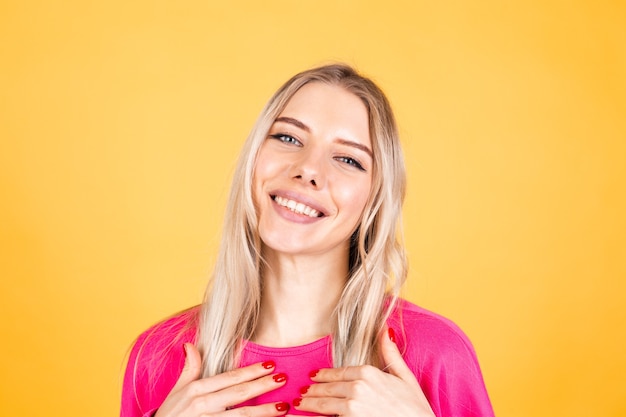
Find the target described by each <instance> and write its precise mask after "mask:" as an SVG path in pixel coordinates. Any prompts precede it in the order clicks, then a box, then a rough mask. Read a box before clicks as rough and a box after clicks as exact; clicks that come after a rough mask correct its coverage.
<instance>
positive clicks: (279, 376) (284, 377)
mask: <svg viewBox="0 0 626 417" xmlns="http://www.w3.org/2000/svg"><path fill="white" fill-rule="evenodd" d="M272 378H274V381H275V382H277V383H281V382H285V381H286V380H287V374H283V373H280V374H276V375H274V376H273V377H272Z"/></svg>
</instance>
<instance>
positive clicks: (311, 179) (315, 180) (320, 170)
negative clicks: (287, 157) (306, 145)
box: [291, 149, 325, 188]
mask: <svg viewBox="0 0 626 417" xmlns="http://www.w3.org/2000/svg"><path fill="white" fill-rule="evenodd" d="M299 156H300V157H299V158H298V159H297V160H296V161H294V164H293V165H292V172H291V177H292V178H293V179H294V180H297V181H301V182H302V183H304V184H306V185H310V186H312V187H314V188H321V187H323V186H324V180H325V175H324V160H323V156H322V155H321V154H320V153H319V152H315V151H314V150H311V149H309V150H306V151H304V152H301V153H300V155H299Z"/></svg>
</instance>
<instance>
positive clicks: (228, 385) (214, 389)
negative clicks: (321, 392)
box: [155, 343, 289, 417]
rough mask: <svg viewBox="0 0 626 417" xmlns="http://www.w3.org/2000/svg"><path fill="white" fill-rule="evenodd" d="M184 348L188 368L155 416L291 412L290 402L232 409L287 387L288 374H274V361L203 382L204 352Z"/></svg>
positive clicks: (261, 416)
mask: <svg viewBox="0 0 626 417" xmlns="http://www.w3.org/2000/svg"><path fill="white" fill-rule="evenodd" d="M184 348H185V353H186V357H185V367H184V368H183V371H182V372H181V374H180V377H179V378H178V381H177V382H176V385H174V388H172V391H170V393H169V395H168V396H167V398H166V399H165V401H163V404H162V405H161V407H160V408H159V410H158V411H157V413H156V414H155V417H199V416H202V417H208V416H223V417H228V416H238V415H240V416H248V417H274V416H282V415H284V414H285V413H286V412H287V411H288V410H289V404H287V403H269V404H262V405H257V406H251V407H242V408H236V409H232V410H230V409H229V408H230V407H232V406H234V405H237V404H240V403H242V402H244V401H246V400H249V399H251V398H254V397H257V396H259V395H260V394H263V393H265V392H269V391H272V390H275V389H276V388H280V387H282V386H283V385H285V381H286V376H285V375H284V374H276V375H271V373H272V371H273V370H274V367H275V365H274V363H273V362H271V361H268V362H263V363H257V364H254V365H250V366H246V367H245V368H239V369H235V370H232V371H229V372H225V373H223V374H219V375H215V376H212V377H209V378H202V379H200V375H201V374H202V366H201V364H202V360H201V358H200V353H199V352H198V350H197V349H196V347H195V346H194V345H192V344H191V343H186V344H185V346H184Z"/></svg>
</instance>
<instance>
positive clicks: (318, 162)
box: [253, 82, 373, 258]
mask: <svg viewBox="0 0 626 417" xmlns="http://www.w3.org/2000/svg"><path fill="white" fill-rule="evenodd" d="M371 149H372V143H371V139H370V133H369V120H368V113H367V109H366V107H365V105H364V104H363V102H362V101H361V99H359V98H358V97H357V96H355V95H354V94H352V93H350V92H348V91H347V90H345V89H344V88H342V87H340V86H336V85H329V84H324V83H321V82H311V83H309V84H306V85H304V86H303V87H302V88H301V89H300V90H298V91H297V92H296V93H295V94H294V95H293V97H292V98H291V99H290V100H289V102H288V103H287V106H286V107H285V109H284V110H283V111H282V112H281V113H280V115H279V116H278V117H277V118H276V120H275V122H274V123H273V125H272V126H271V128H270V131H269V133H268V136H267V138H266V139H265V141H264V142H263V144H262V145H261V148H260V149H259V153H258V155H257V159H256V165H255V169H254V177H253V197H254V202H255V205H256V209H257V215H258V231H259V235H260V237H261V240H262V242H263V244H264V248H265V250H268V249H269V250H274V251H277V252H282V253H285V254H293V255H296V254H328V253H332V254H336V255H337V256H339V257H341V256H344V257H345V258H347V256H348V250H349V238H350V236H351V234H352V233H353V232H354V230H355V229H356V226H357V223H358V221H359V219H360V217H361V214H362V212H363V209H364V207H365V204H366V202H367V199H368V197H369V193H370V188H371V183H372V168H373V159H372V151H371Z"/></svg>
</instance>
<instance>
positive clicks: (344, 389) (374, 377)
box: [294, 329, 435, 417]
mask: <svg viewBox="0 0 626 417" xmlns="http://www.w3.org/2000/svg"><path fill="white" fill-rule="evenodd" d="M393 338H395V336H394V334H393V330H391V329H389V331H388V332H384V334H383V335H382V336H381V337H380V340H379V343H380V347H381V349H380V350H381V353H382V359H383V363H384V365H385V370H387V371H388V373H386V372H383V371H381V370H380V369H378V368H375V367H373V366H369V365H364V366H350V367H344V368H333V369H320V370H319V371H318V372H317V374H316V375H315V376H313V377H312V378H311V379H312V380H313V381H314V382H315V384H313V385H311V386H310V387H308V389H307V388H303V390H302V391H305V392H304V393H303V395H302V398H301V399H297V400H296V401H294V406H295V408H296V409H298V410H303V411H309V412H313V413H318V414H324V415H335V416H344V417H368V416H369V417H380V416H385V417H396V416H397V417H409V416H412V417H426V416H429V417H433V416H434V415H435V414H434V413H433V411H432V409H431V408H430V405H429V404H428V400H427V399H426V397H425V396H424V393H423V391H422V389H421V388H420V386H419V383H418V382H417V379H416V378H415V376H414V375H413V372H411V370H410V369H409V367H408V366H407V365H406V363H405V362H404V359H403V358H402V355H401V354H400V351H399V350H398V347H397V346H396V344H395V343H394V342H393V341H392V340H391V339H393ZM298 402H299V404H298Z"/></svg>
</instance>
